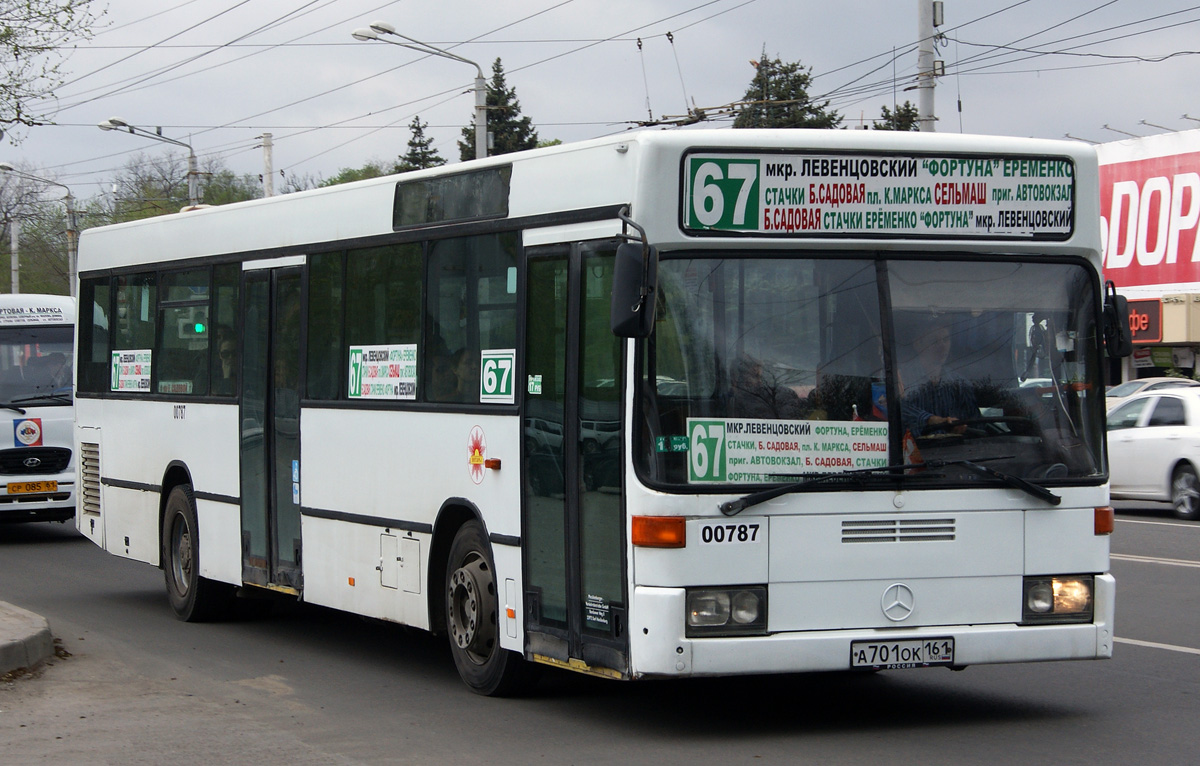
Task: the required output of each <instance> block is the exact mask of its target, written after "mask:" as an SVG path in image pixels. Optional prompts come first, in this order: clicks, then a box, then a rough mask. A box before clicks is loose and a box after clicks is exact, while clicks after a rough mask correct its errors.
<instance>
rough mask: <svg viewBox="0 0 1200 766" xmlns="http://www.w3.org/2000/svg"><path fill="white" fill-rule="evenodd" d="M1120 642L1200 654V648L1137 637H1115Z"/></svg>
mask: <svg viewBox="0 0 1200 766" xmlns="http://www.w3.org/2000/svg"><path fill="white" fill-rule="evenodd" d="M1113 640H1114V641H1116V642H1117V643H1118V644H1132V645H1133V646H1145V647H1148V648H1150V649H1166V650H1167V651H1169V652H1183V653H1184V654H1200V649H1193V648H1191V647H1190V646H1175V645H1174V644H1159V643H1155V642H1154V641H1138V640H1137V639H1136V638H1114V639H1113Z"/></svg>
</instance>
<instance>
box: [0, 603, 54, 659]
mask: <svg viewBox="0 0 1200 766" xmlns="http://www.w3.org/2000/svg"><path fill="white" fill-rule="evenodd" d="M53 656H54V639H53V638H52V637H51V635H50V623H48V622H46V618H44V617H42V616H41V615H38V614H34V613H33V612H28V611H26V610H24V609H21V608H20V607H17V606H13V605H12V604H9V603H7V602H4V601H0V675H3V674H5V673H8V672H10V671H13V670H16V669H17V668H32V667H33V666H34V665H36V664H38V663H39V662H41V661H42V660H45V659H47V658H49V657H53Z"/></svg>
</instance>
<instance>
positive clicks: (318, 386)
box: [305, 251, 345, 399]
mask: <svg viewBox="0 0 1200 766" xmlns="http://www.w3.org/2000/svg"><path fill="white" fill-rule="evenodd" d="M344 255H345V253H343V252H341V251H338V252H334V253H314V254H313V255H311V256H309V259H308V362H307V365H308V374H307V381H306V384H305V392H306V396H307V397H308V398H309V399H337V398H338V394H339V391H338V387H339V383H340V381H341V378H342V376H343V375H344V374H345V363H344V361H343V360H344V359H345V357H344V356H343V354H342V338H343V327H342V320H343V311H342V305H343V297H342V296H343V294H344V280H345V278H344V276H343V265H344V263H345V257H344Z"/></svg>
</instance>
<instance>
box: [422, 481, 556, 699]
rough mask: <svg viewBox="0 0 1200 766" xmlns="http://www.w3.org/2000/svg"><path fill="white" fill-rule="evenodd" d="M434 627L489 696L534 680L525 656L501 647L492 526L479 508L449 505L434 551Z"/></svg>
mask: <svg viewBox="0 0 1200 766" xmlns="http://www.w3.org/2000/svg"><path fill="white" fill-rule="evenodd" d="M429 561H430V566H429V586H430V587H429V594H430V599H429V601H430V604H429V607H430V618H431V619H430V627H431V629H432V630H433V631H434V632H435V633H444V634H446V636H447V639H448V641H449V644H450V653H451V654H452V655H453V657H454V664H455V667H456V668H457V669H458V673H459V676H461V677H462V679H463V681H464V682H465V683H466V684H467V686H468V687H470V688H471V690H472V691H474V692H476V693H479V694H484V695H487V696H507V695H511V694H518V693H520V692H522V691H524V690H525V689H527V688H528V686H529V684H530V682H531V681H532V680H533V677H534V676H533V672H532V670H533V669H532V668H531V666H529V664H528V663H526V662H525V659H524V658H523V657H522V656H521V654H520V653H519V652H513V651H510V650H507V649H504V648H502V647H501V646H500V620H499V613H500V594H499V588H498V586H497V581H496V576H495V563H494V558H493V556H492V548H491V543H490V541H489V539H488V533H487V528H486V526H485V525H484V523H483V520H482V519H481V518H479V516H478V513H477V511H476V510H475V509H474V506H473V505H471V504H470V503H469V502H466V501H463V502H462V504H458V503H453V502H448V503H447V504H446V505H443V507H442V510H441V512H440V513H439V514H438V521H437V524H436V526H435V529H434V542H433V545H432V547H431V552H430V559H429Z"/></svg>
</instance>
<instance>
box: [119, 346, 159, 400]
mask: <svg viewBox="0 0 1200 766" xmlns="http://www.w3.org/2000/svg"><path fill="white" fill-rule="evenodd" d="M153 353H154V352H153V351H151V350H150V349H148V348H143V349H138V350H134V351H114V352H112V368H111V373H112V374H111V377H110V380H111V387H110V388H109V390H110V391H120V392H122V393H128V392H131V391H133V392H137V391H141V392H145V393H149V392H150V359H151V357H152V356H153Z"/></svg>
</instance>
